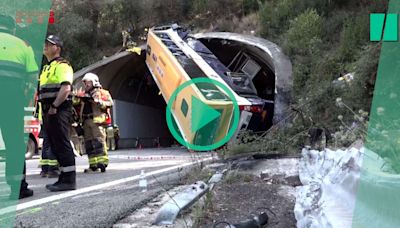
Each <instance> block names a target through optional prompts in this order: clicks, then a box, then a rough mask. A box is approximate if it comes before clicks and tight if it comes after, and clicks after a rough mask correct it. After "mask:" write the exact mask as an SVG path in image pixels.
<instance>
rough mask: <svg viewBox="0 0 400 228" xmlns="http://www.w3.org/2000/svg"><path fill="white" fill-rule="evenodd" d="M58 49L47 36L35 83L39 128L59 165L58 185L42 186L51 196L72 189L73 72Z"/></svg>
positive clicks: (55, 40)
mask: <svg viewBox="0 0 400 228" xmlns="http://www.w3.org/2000/svg"><path fill="white" fill-rule="evenodd" d="M62 47H63V45H62V41H61V39H60V38H59V37H58V36H55V35H50V36H48V37H47V38H46V42H45V47H44V50H43V54H44V55H45V56H46V58H47V60H48V62H49V63H48V65H46V66H44V67H43V70H42V73H41V74H40V82H39V101H40V102H41V104H42V114H43V126H44V128H45V131H46V133H47V136H48V138H49V141H50V147H51V149H52V150H53V152H54V155H55V156H56V158H57V161H58V163H59V165H60V167H59V170H60V175H59V177H58V181H57V182H55V183H54V184H48V185H46V188H47V189H48V190H50V191H52V192H56V191H68V190H74V189H76V167H75V155H74V152H73V148H72V146H71V143H70V134H69V131H70V127H71V119H72V95H71V85H72V80H73V70H72V67H71V65H70V64H69V62H68V61H67V60H65V59H64V58H62V57H61V49H62Z"/></svg>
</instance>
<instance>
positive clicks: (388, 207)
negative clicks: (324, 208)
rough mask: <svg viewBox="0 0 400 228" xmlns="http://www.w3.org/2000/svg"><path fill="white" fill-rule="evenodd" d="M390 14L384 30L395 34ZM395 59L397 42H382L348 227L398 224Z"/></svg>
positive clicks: (394, 4) (399, 131)
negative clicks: (354, 200) (359, 172)
mask: <svg viewBox="0 0 400 228" xmlns="http://www.w3.org/2000/svg"><path fill="white" fill-rule="evenodd" d="M399 3H400V0H391V1H390V4H389V9H388V13H392V14H396V15H397V14H398V13H399V12H400V4H399ZM393 18H394V17H393ZM393 18H392V17H390V18H389V17H388V18H387V21H386V26H385V27H386V28H385V34H386V33H387V34H389V33H394V32H396V34H397V21H396V29H393V30H394V31H389V29H390V28H393V26H394V24H395V22H394V19H393ZM396 20H397V17H396ZM371 22H372V21H371ZM388 23H390V25H389V24H388ZM396 36H397V35H396ZM388 37H389V35H388ZM388 37H384V40H386V39H389V38H388ZM399 63H400V42H383V43H382V50H381V55H380V59H379V67H378V72H377V79H376V83H375V90H374V98H373V103H372V107H371V114H370V120H369V125H368V136H367V141H366V144H365V146H366V148H367V149H366V151H365V154H364V156H363V165H362V170H361V176H360V180H359V184H358V190H357V196H356V205H355V209H354V216H353V223H352V227H357V228H358V227H380V228H386V227H399V226H400V212H399V211H400V210H399V209H400V100H399V99H400V64H399ZM377 155H379V157H380V158H381V159H379V158H378V156H377Z"/></svg>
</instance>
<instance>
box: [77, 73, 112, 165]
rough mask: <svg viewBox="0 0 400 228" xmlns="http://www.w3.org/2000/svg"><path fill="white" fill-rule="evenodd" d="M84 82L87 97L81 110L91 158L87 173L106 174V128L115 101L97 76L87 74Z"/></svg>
mask: <svg viewBox="0 0 400 228" xmlns="http://www.w3.org/2000/svg"><path fill="white" fill-rule="evenodd" d="M82 81H83V83H84V84H85V96H84V97H83V98H81V105H82V107H81V108H80V110H81V116H82V118H81V119H82V121H83V138H84V140H85V150H86V153H87V155H88V157H89V169H85V172H86V173H88V172H96V171H99V170H100V171H101V172H105V171H106V167H107V165H108V154H107V145H106V132H105V128H104V126H105V125H106V120H107V115H109V114H108V110H109V109H110V107H111V106H112V105H113V100H112V98H111V95H110V93H109V92H108V91H107V90H105V89H103V88H102V87H101V84H100V81H99V78H98V76H97V75H95V74H93V73H87V74H85V76H84V77H83V79H82Z"/></svg>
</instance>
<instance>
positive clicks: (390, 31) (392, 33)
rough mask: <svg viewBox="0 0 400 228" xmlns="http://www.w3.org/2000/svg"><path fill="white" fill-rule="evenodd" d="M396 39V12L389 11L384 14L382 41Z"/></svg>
mask: <svg viewBox="0 0 400 228" xmlns="http://www.w3.org/2000/svg"><path fill="white" fill-rule="evenodd" d="M397 40H398V14H393V13H390V14H388V15H386V23H385V32H384V33H383V41H397Z"/></svg>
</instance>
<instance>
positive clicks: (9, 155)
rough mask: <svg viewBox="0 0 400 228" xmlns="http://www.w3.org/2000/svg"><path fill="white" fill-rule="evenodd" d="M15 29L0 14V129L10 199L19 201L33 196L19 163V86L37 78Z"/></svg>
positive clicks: (21, 137) (21, 147) (21, 155)
mask: <svg viewBox="0 0 400 228" xmlns="http://www.w3.org/2000/svg"><path fill="white" fill-rule="evenodd" d="M15 28H16V24H15V21H14V19H13V18H12V17H9V16H5V15H0V41H1V43H0V86H1V89H0V100H1V104H2V109H1V114H0V115H1V117H0V128H1V131H2V136H3V141H4V143H5V147H6V181H7V183H8V184H9V185H10V186H11V191H12V193H11V195H10V198H11V199H17V198H20V199H21V198H25V197H29V196H32V195H33V191H32V190H30V189H28V183H27V182H26V181H25V164H24V165H22V164H21V163H20V161H23V159H24V154H25V149H26V148H25V146H26V145H25V144H24V143H22V142H23V140H24V132H23V127H24V122H23V116H24V106H25V105H27V104H28V103H27V101H28V99H24V97H23V95H24V93H25V91H24V89H26V88H24V86H23V85H25V84H26V82H28V81H33V80H34V79H35V78H36V77H37V73H38V66H37V64H36V62H35V58H34V53H33V50H32V48H31V47H30V46H29V45H28V44H27V43H25V42H24V41H22V40H21V39H19V38H17V37H16V36H14V34H15ZM25 95H28V94H25ZM25 102H26V103H25ZM13 140H14V141H13Z"/></svg>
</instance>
